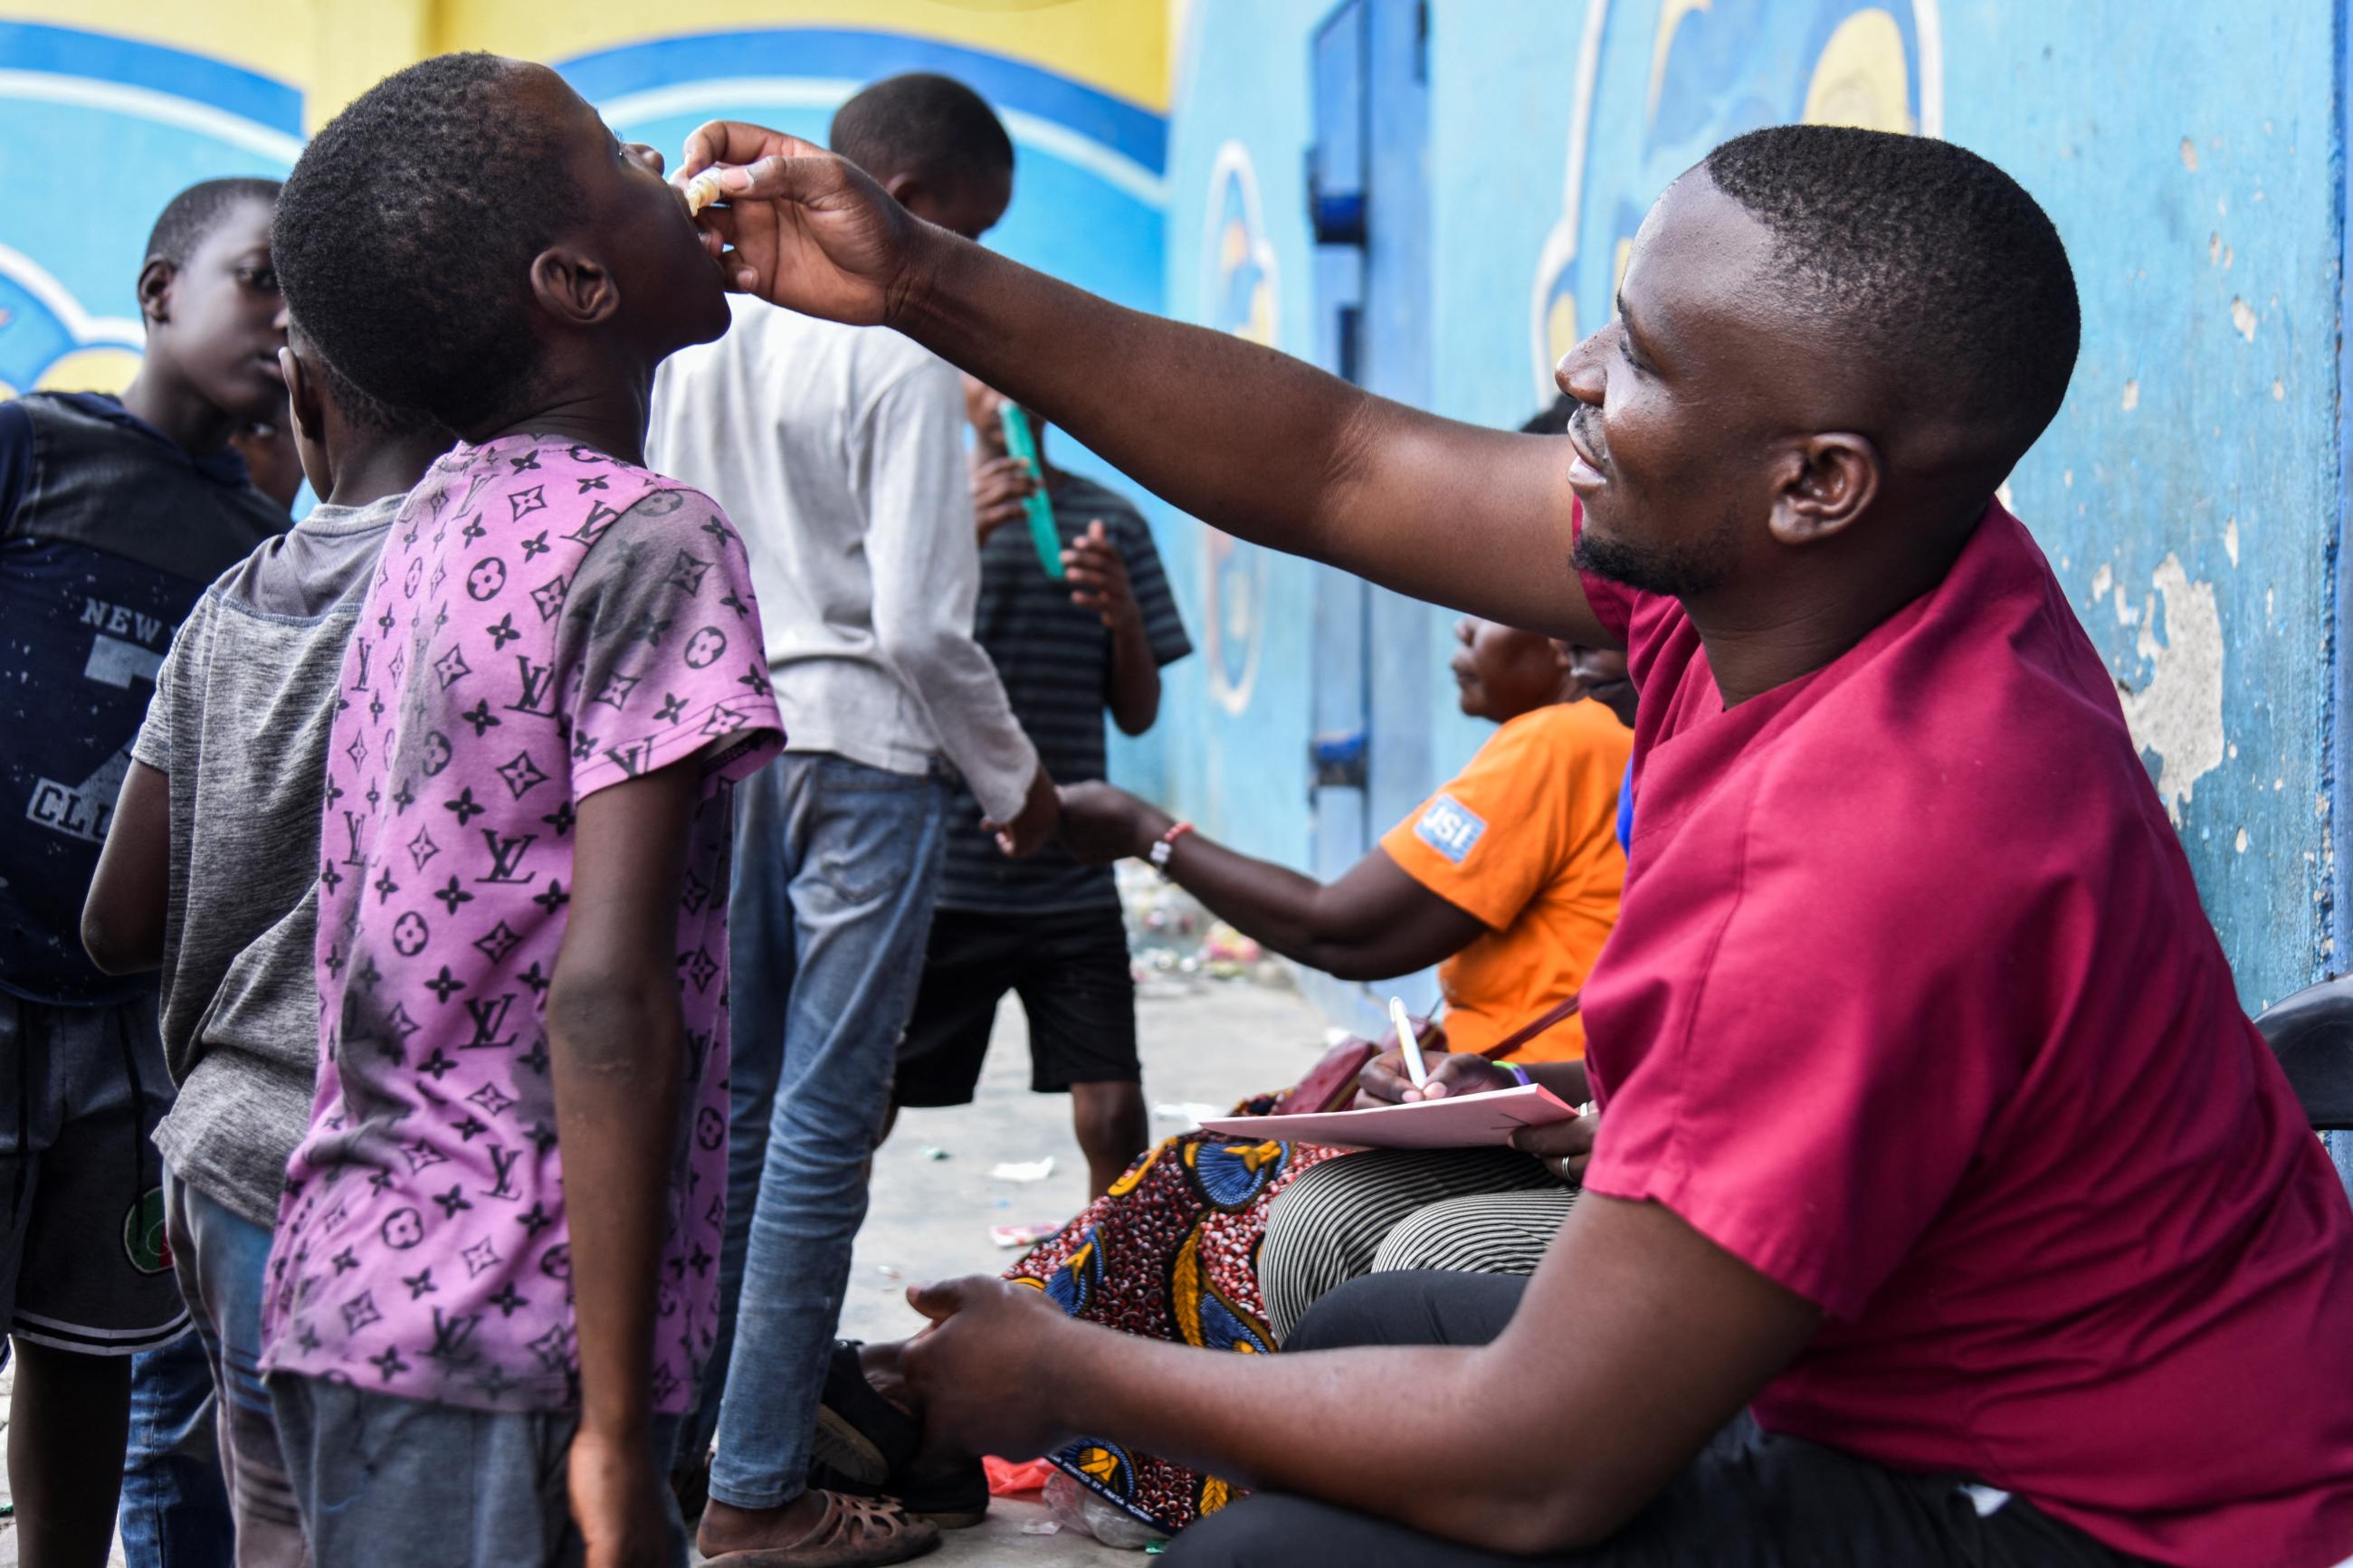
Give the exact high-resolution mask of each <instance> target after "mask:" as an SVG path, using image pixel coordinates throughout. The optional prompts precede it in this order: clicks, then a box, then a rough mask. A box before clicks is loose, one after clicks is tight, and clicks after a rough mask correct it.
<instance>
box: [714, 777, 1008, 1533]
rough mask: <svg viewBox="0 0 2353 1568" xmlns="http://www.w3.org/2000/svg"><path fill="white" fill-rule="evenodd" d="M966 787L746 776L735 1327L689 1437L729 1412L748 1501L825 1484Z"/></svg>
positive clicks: (737, 888) (724, 1493)
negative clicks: (837, 1376)
mask: <svg viewBox="0 0 2353 1568" xmlns="http://www.w3.org/2000/svg"><path fill="white" fill-rule="evenodd" d="M947 803H948V786H947V783H946V781H945V780H944V779H943V778H941V777H938V776H936V775H918V774H908V773H886V772H884V771H882V770H881V769H879V768H871V767H867V766H865V765H864V764H862V763H853V762H850V761H849V760H848V759H847V758H844V757H838V756H833V755H829V754H826V753H822V752H787V753H786V754H785V755H783V756H781V757H778V758H776V760H775V761H774V762H771V763H768V764H767V766H765V768H763V769H761V770H760V772H758V773H755V774H754V775H753V776H752V777H750V778H748V779H746V780H744V782H743V783H742V784H738V785H737V786H736V790H735V866H734V875H733V892H732V894H731V900H730V903H729V921H730V934H729V946H730V949H731V952H732V973H731V977H730V980H729V983H728V984H729V992H730V1013H731V1019H730V1025H729V1029H728V1039H729V1047H730V1051H731V1053H732V1056H733V1061H732V1062H731V1064H730V1067H729V1075H730V1079H731V1083H732V1086H733V1105H732V1107H731V1110H732V1125H731V1127H730V1130H729V1134H728V1178H727V1231H726V1238H725V1244H724V1245H723V1247H721V1249H720V1253H721V1256H720V1263H719V1280H720V1316H719V1338H718V1342H717V1344H716V1345H715V1346H714V1347H713V1349H712V1360H711V1367H710V1370H709V1372H708V1373H706V1375H705V1377H704V1380H703V1393H702V1408H701V1410H700V1411H699V1413H698V1415H697V1416H696V1417H695V1418H694V1420H693V1421H691V1423H690V1425H689V1426H688V1429H687V1432H686V1434H685V1437H684V1440H683V1441H682V1442H681V1455H682V1456H695V1455H699V1454H701V1453H702V1451H703V1449H704V1447H706V1446H707V1445H708V1443H709V1441H710V1436H711V1433H712V1428H713V1425H714V1423H715V1426H716V1430H717V1435H718V1441H719V1452H718V1455H717V1457H716V1458H714V1459H713V1461H712V1467H711V1495H712V1497H714V1498H716V1499H718V1500H720V1501H722V1502H724V1503H728V1504H730V1505H732V1506H733V1507H736V1508H744V1509H768V1508H776V1507H781V1506H782V1505H783V1504H785V1503H787V1502H790V1501H791V1500H793V1499H794V1498H796V1497H798V1496H799V1495H800V1494H801V1492H802V1491H803V1490H804V1489H806V1486H807V1471H808V1458H809V1440H810V1436H811V1435H812V1433H814V1431H815V1430H816V1426H817V1409H818V1395H819V1394H820V1393H821V1391H822V1389H823V1386H824V1383H825V1369H826V1362H827V1359H828V1356H829V1354H830V1353H831V1350H832V1346H833V1340H834V1335H835V1333H836V1332H837V1331H838V1330H839V1324H840V1319H841V1300H842V1294H843V1292H844V1290H845V1289H847V1288H848V1285H849V1249H850V1244H851V1242H852V1241H853V1240H854V1239H855V1238H856V1237H857V1235H858V1227H859V1226H860V1224H861V1223H863V1221H864V1220H865V1218H866V1189H867V1173H868V1163H869V1160H870V1158H871V1155H872V1154H873V1152H874V1145H875V1142H876V1141H877V1139H878V1138H879V1137H880V1135H881V1129H882V1121H883V1117H884V1116H885V1114H886V1113H887V1112H888V1110H889V1108H890V1103H891V1074H892V1066H893V1064H894V1062H895V1060H896V1058H897V1055H898V1048H899V1037H900V1036H901V1035H902V1033H903V1032H904V1031H905V1029H906V1026H907V1015H908V1012H909V1010H910V1009H911V1008H912V1007H913V1005H914V999H915V984H916V982H917V980H918V979H919V978H920V977H921V974H922V972H923V951H924V944H925V942H926V941H927V939H928V938H929V935H930V931H931V923H932V904H933V900H934V898H935V897H936V896H937V893H938V890H939V878H940V863H941V856H942V854H943V850H944V844H945V841H946V834H947V833H948V832H950V831H959V832H977V831H979V828H978V826H977V825H976V824H970V823H956V824H951V823H949V822H948V821H947Z"/></svg>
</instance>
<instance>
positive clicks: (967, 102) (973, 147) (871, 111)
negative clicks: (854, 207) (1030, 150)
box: [826, 71, 1013, 187]
mask: <svg viewBox="0 0 2353 1568" xmlns="http://www.w3.org/2000/svg"><path fill="white" fill-rule="evenodd" d="M826 135H827V141H828V144H829V145H830V146H831V147H832V149H833V151H834V152H836V153H839V154H840V155H841V156H842V157H844V158H847V159H849V161H850V162H851V163H855V164H857V165H858V166H859V167H860V168H861V169H863V170H865V171H866V172H867V173H868V174H871V175H872V176H874V178H876V179H877V180H888V179H890V178H891V177H892V175H894V174H920V175H922V176H923V177H924V178H925V179H927V180H929V181H931V182H932V183H933V184H934V185H936V186H940V187H945V186H950V185H955V184H959V183H961V182H963V181H965V180H967V179H975V178H979V177H982V176H984V175H988V174H1001V173H1003V172H1004V171H1006V170H1008V169H1010V168H1012V167H1013V139H1012V138H1011V137H1010V136H1008V135H1007V134H1006V133H1005V122H1004V121H1001V120H999V119H997V111H996V110H993V109H991V108H989V107H988V100H987V99H985V98H983V97H981V96H980V94H978V93H976V92H975V91H973V90H972V89H970V88H968V87H966V86H965V84H964V83H962V82H960V81H958V80H956V79H955V78H954V77H946V76H938V75H935V74H934V73H932V72H930V71H910V72H908V73H907V74H906V75H904V76H894V77H886V78H885V79H882V80H881V81H878V82H876V83H874V84H873V85H872V86H871V87H869V88H867V89H864V90H862V91H860V93H859V94H858V95H857V96H856V97H854V98H852V99H850V100H849V101H848V102H847V103H844V104H843V105H842V106H841V107H840V108H839V109H838V110H835V111H834V115H833V125H832V128H831V129H830V130H829V131H828V132H827V133H826Z"/></svg>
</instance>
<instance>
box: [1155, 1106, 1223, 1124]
mask: <svg viewBox="0 0 2353 1568" xmlns="http://www.w3.org/2000/svg"><path fill="white" fill-rule="evenodd" d="M1226 1110H1227V1107H1225V1106H1222V1105H1211V1104H1210V1103H1209V1102H1208V1100H1170V1101H1164V1102H1162V1103H1161V1104H1158V1105H1155V1106H1154V1107H1153V1108H1152V1119H1153V1120H1154V1121H1177V1122H1182V1123H1183V1124H1184V1131H1187V1132H1190V1131H1193V1129H1195V1128H1196V1127H1198V1126H1200V1125H1201V1123H1202V1122H1204V1121H1208V1119H1209V1118H1210V1117H1212V1116H1223V1115H1224V1114H1225V1113H1226Z"/></svg>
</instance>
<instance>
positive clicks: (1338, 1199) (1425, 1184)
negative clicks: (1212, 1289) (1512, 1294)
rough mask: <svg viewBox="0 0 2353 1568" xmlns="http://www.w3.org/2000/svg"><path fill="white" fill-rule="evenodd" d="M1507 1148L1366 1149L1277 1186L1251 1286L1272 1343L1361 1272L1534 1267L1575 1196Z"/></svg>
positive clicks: (1488, 1270) (1515, 1271)
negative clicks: (1261, 1302)
mask: <svg viewBox="0 0 2353 1568" xmlns="http://www.w3.org/2000/svg"><path fill="white" fill-rule="evenodd" d="M1576 1197H1577V1193H1576V1190H1575V1189H1574V1188H1571V1187H1569V1186H1567V1185H1565V1184H1563V1183H1562V1182H1561V1180H1560V1179H1559V1178H1558V1177H1556V1176H1555V1175H1554V1174H1553V1173H1551V1172H1550V1171H1547V1170H1546V1169H1545V1167H1544V1164H1543V1163H1542V1162H1540V1161H1538V1160H1536V1159H1535V1157H1534V1156H1532V1155H1528V1154H1523V1153H1520V1152H1517V1151H1516V1150H1512V1149H1373V1150H1367V1151H1366V1152H1362V1153H1357V1154H1344V1155H1342V1156H1341V1157H1340V1158H1338V1159H1336V1160H1326V1161H1324V1163H1322V1164H1320V1165H1316V1166H1314V1167H1313V1168H1311V1169H1309V1170H1307V1171H1305V1172H1303V1173H1301V1174H1300V1176H1299V1178H1298V1179H1297V1180H1296V1181H1294V1182H1293V1183H1292V1184H1290V1185H1289V1186H1288V1187H1285V1188H1284V1189H1283V1190H1282V1192H1281V1193H1279V1194H1276V1195H1275V1199H1274V1203H1273V1205H1271V1207H1270V1208H1269V1209H1268V1210H1267V1217H1266V1239H1265V1241H1264V1243H1263V1244H1262V1245H1261V1247H1260V1249H1259V1259H1258V1282H1259V1294H1260V1296H1261V1299H1262V1300H1264V1301H1265V1303H1266V1314H1267V1323H1268V1326H1269V1327H1271V1329H1272V1330H1273V1331H1274V1335H1275V1340H1276V1342H1278V1343H1280V1342H1282V1341H1285V1340H1287V1339H1289V1338H1290V1336H1291V1331H1292V1330H1293V1328H1294V1327H1295V1326H1297V1324H1298V1322H1299V1321H1300V1319H1302V1318H1303V1317H1305V1316H1306V1315H1307V1309H1308V1308H1310V1307H1312V1306H1314V1304H1315V1303H1316V1302H1317V1301H1318V1300H1322V1299H1323V1298H1324V1296H1325V1295H1327V1294H1328V1293H1330V1292H1331V1291H1333V1290H1336V1289H1339V1288H1340V1287H1341V1286H1343V1285H1345V1284H1346V1283H1347V1282H1348V1281H1349V1280H1351V1279H1356V1277H1357V1276H1359V1275H1363V1274H1386V1273H1390V1272H1394V1271H1397V1270H1401V1269H1421V1268H1440V1269H1449V1270H1452V1271H1454V1272H1457V1273H1467V1274H1533V1273H1535V1268H1536V1265H1537V1264H1538V1263H1540V1262H1542V1261H1543V1260H1544V1255H1545V1249H1546V1247H1550V1246H1551V1245H1552V1240H1553V1237H1555V1236H1556V1235H1558V1234H1559V1231H1560V1226H1561V1222H1562V1221H1564V1220H1566V1219H1567V1217H1568V1208H1569V1205H1570V1204H1571V1203H1573V1202H1574V1201H1575V1200H1576Z"/></svg>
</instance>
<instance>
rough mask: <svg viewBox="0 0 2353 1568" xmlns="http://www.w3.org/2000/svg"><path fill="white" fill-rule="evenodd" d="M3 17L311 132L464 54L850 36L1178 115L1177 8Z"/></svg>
mask: <svg viewBox="0 0 2353 1568" xmlns="http://www.w3.org/2000/svg"><path fill="white" fill-rule="evenodd" d="M0 18H10V19H14V20H19V21H31V22H47V23H52V24H55V25H57V26H69V27H79V28H84V29H88V30H94V31H99V32H106V33H115V34H119V35H121V36H123V37H133V38H141V39H144V40H146V41H148V42H151V43H158V44H166V45H170V46H171V47H174V48H181V49H187V50H190V51H193V52H195V53H198V54H206V55H210V56H213V57H214V58H218V59H224V60H227V61H229V62H230V63H232V64H235V65H239V66H243V67H245V68H248V69H251V70H257V71H260V72H263V73H264V74H266V75H269V76H272V77H276V78H277V79H280V80H281V81H284V82H288V83H290V84H291V85H293V86H295V87H298V88H301V89H303V91H304V94H305V96H306V98H307V100H308V102H307V105H306V112H307V115H308V118H309V120H310V122H311V125H313V126H316V125H318V124H320V123H322V121H325V120H326V119H327V118H328V117H330V116H331V115H332V114H333V113H334V111H335V110H338V109H340V108H342V107H343V105H344V104H345V103H347V102H349V101H350V100H352V98H353V97H354V96H355V95H356V94H358V93H359V92H360V91H361V90H362V89H365V88H366V87H367V86H368V85H369V84H370V83H372V82H374V81H375V80H376V79H378V78H380V77H382V76H384V75H385V73H387V72H389V71H393V70H396V69H398V68H400V67H401V66H404V65H406V64H407V63H409V62H410V61H411V60H414V59H417V58H422V57H423V56H426V55H429V54H438V53H443V52H446V51H448V50H453V49H491V50H493V51H496V52H498V53H501V54H510V55H519V56H524V57H527V58H533V59H543V60H561V59H565V58H570V57H572V56H575V55H580V54H586V53H587V52H589V51H591V50H595V49H603V48H610V47H614V46H616V45H619V44H628V43H638V42H643V41H644V40H646V39H648V38H652V37H662V36H664V35H668V34H675V33H684V32H696V33H707V32H727V31H733V30H736V29H741V28H751V27H794V26H800V27H843V28H862V29H868V30H873V31H882V32H898V33H909V34H914V35H917V36H920V37H928V38H935V39H938V40H940V41H941V42H943V43H952V44H961V45H965V46H967V47H973V48H980V49H987V50H988V51H989V52H991V53H993V54H998V55H1003V56H1006V57H1007V58H1012V59H1017V60H1021V61H1023V62H1025V63H1027V64H1030V65H1035V66H1038V67H1039V68H1043V69H1046V70H1050V71H1052V72H1054V73H1055V74H1057V75H1059V76H1064V77H1068V78H1070V79H1071V80H1073V81H1078V82H1083V83H1085V84H1086V85H1088V86H1090V87H1094V88H1099V89H1102V90H1103V91H1105V92H1109V93H1113V94H1114V95H1116V96H1118V97H1120V98H1124V99H1126V100H1129V101H1131V102H1133V103H1136V104H1139V105H1141V106H1143V107H1144V108H1146V109H1151V110H1166V108H1167V106H1168V32H1169V29H1168V21H1169V16H1168V5H1167V0H685V3H683V4H679V5H670V6H663V7H657V6H653V5H647V4H646V0H568V3H564V4H557V3H554V0H177V3H174V4H164V3H159V0H74V3H72V4H58V3H57V0H0Z"/></svg>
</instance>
